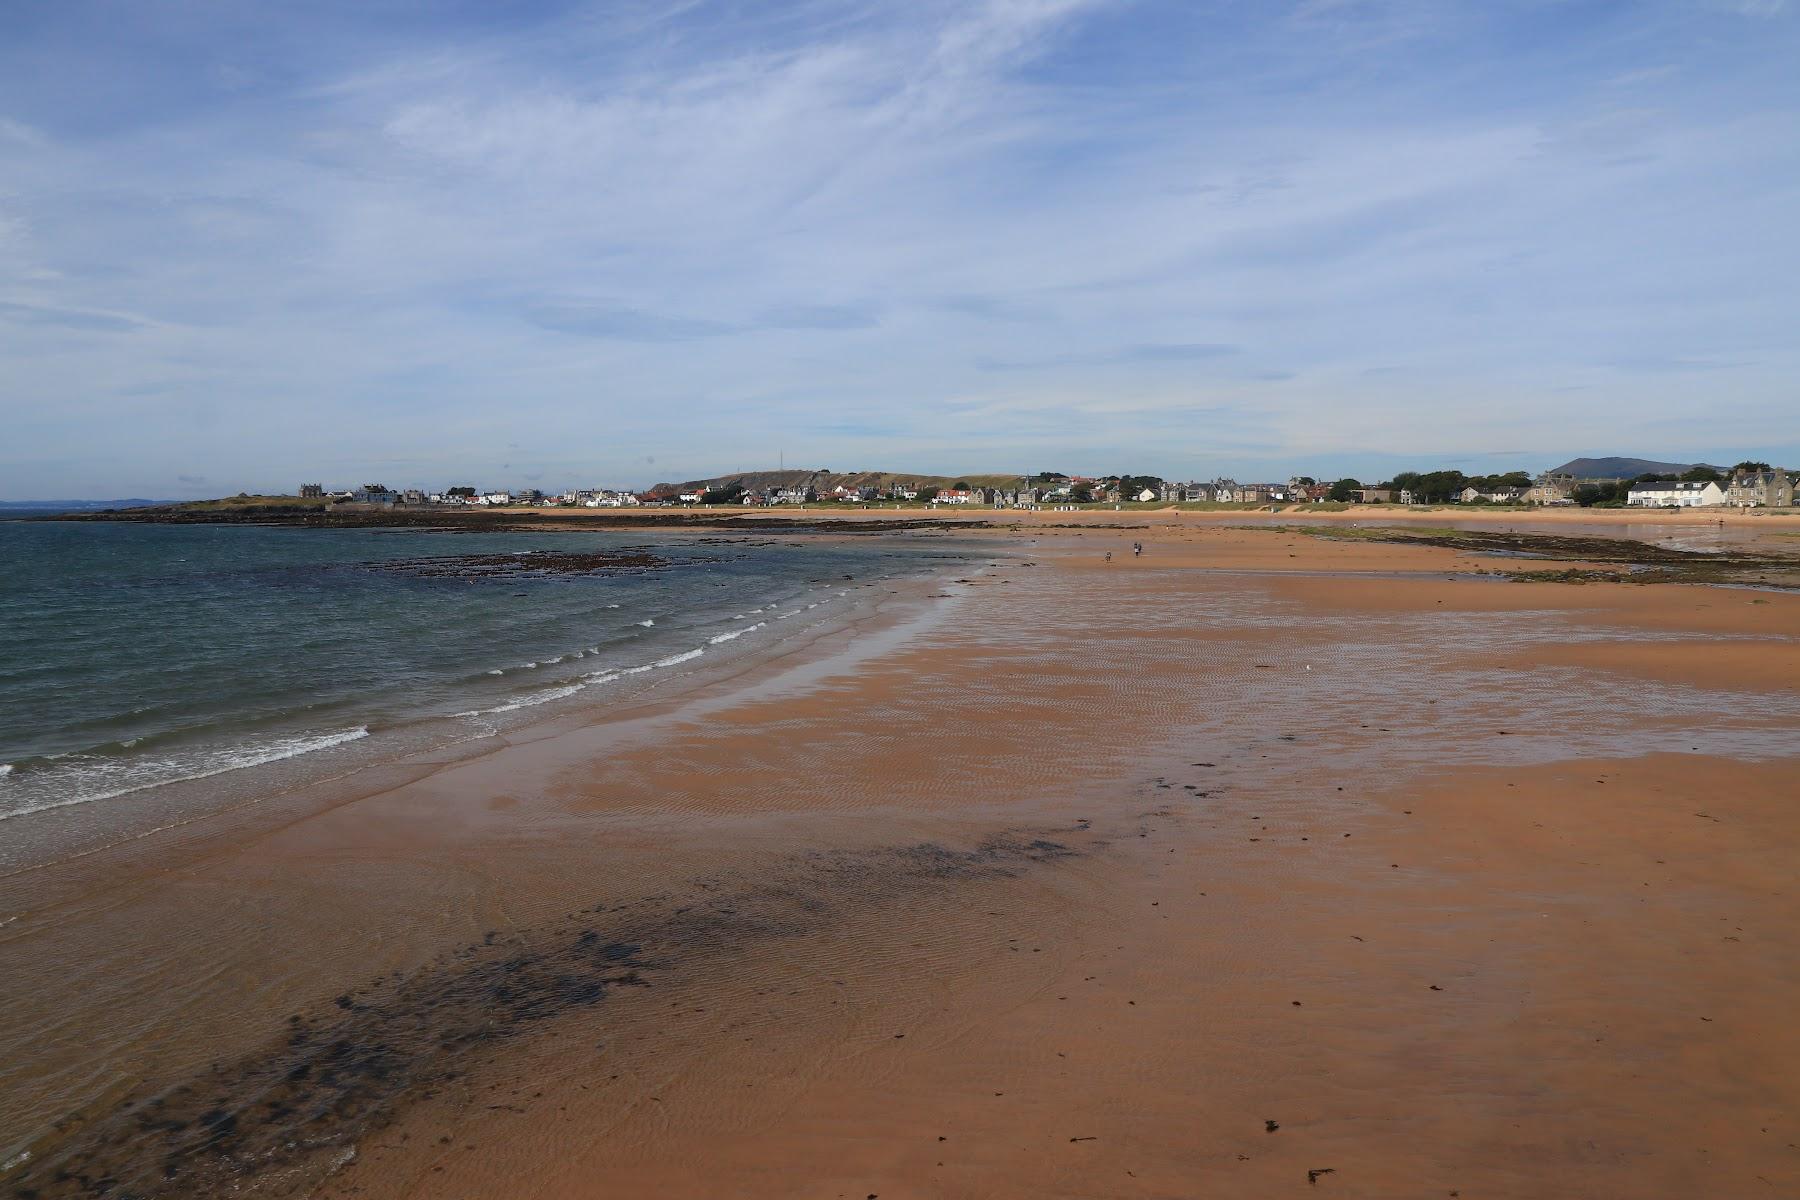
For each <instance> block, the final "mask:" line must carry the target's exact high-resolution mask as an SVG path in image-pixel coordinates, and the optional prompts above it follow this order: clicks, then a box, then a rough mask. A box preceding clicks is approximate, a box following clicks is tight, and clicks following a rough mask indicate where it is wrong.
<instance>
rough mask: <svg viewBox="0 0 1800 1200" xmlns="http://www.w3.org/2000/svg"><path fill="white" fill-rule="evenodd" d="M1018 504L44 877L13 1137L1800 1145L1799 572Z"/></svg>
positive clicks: (279, 1191)
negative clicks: (545, 699)
mask: <svg viewBox="0 0 1800 1200" xmlns="http://www.w3.org/2000/svg"><path fill="white" fill-rule="evenodd" d="M1032 536H1035V539H1036V540H1035V541H1031V540H1030V538H1031V537H1032ZM1134 540H1135V541H1144V542H1145V543H1146V545H1147V550H1146V553H1145V556H1144V557H1143V558H1141V559H1134V558H1132V557H1131V555H1130V553H1129V545H1130V542H1132V541H1134ZM995 549H996V557H995V558H994V560H993V565H992V566H990V567H986V568H983V569H981V570H980V571H978V572H974V573H971V574H967V575H965V576H963V577H962V578H963V579H964V580H965V581H964V582H950V581H946V582H945V583H944V584H943V585H941V586H940V587H937V588H935V589H934V590H929V591H926V592H923V593H920V594H909V593H906V592H898V593H895V594H893V595H890V596H884V597H882V599H881V603H880V604H879V605H876V606H871V607H870V608H869V609H868V610H867V611H865V612H864V613H863V614H862V615H861V616H860V617H859V618H858V620H857V621H856V622H855V623H854V624H852V625H851V626H849V627H847V628H845V629H842V630H840V631H839V632H837V633H834V634H831V635H829V636H825V637H822V638H820V639H819V640H818V642H817V643H816V644H815V645H813V646H811V647H808V648H807V649H806V650H804V651H803V652H796V653H794V654H792V655H790V656H789V657H788V658H786V659H784V660H781V661H776V662H767V663H763V664H760V665H758V666H756V667H754V668H744V669H742V670H741V671H739V672H737V673H735V674H734V675H733V676H732V677H729V678H723V677H718V678H712V679H710V680H707V681H705V682H704V683H703V684H702V686H701V687H700V688H699V689H698V690H697V691H695V692H693V693H690V694H684V695H682V696H670V697H667V698H666V699H664V700H662V701H660V702H652V703H651V704H648V705H646V706H645V707H643V708H642V709H639V710H635V711H633V712H630V713H624V714H609V715H608V719H607V720H605V721H604V722H602V723H599V724H585V723H582V722H579V721H573V720H569V721H563V722H560V723H558V724H557V725H555V726H550V727H545V728H542V729H540V730H538V731H536V732H534V733H528V734H527V735H524V736H521V737H516V738H514V739H513V744H511V745H508V746H505V747H502V748H497V749H495V750H494V751H493V752H491V753H487V754H485V755H482V756H480V757H474V758H465V759H458V760H456V761H445V762H424V763H412V764H404V765H399V766H396V767H393V768H390V769H388V770H387V772H386V773H385V774H381V775H378V776H373V777H368V778H364V779H361V780H358V781H356V783H355V786H350V785H349V784H348V783H346V784H344V785H340V786H339V787H338V789H337V790H335V791H333V790H331V789H322V790H320V791H317V792H315V793H310V794H307V795H302V796H294V797H286V798H278V799H272V800H271V802H270V803H269V804H268V805H267V806H266V808H265V810H264V811H262V812H260V813H258V814H256V815H255V816H254V817H248V816H247V817H243V818H242V819H240V820H238V821H237V822H235V823H229V824H227V825H224V826H221V827H219V828H216V829H188V830H183V831H180V833H179V836H176V835H170V836H169V837H167V838H164V839H152V840H151V841H150V842H149V843H146V844H144V845H137V846H131V847H123V848H119V849H116V850H114V851H109V852H107V853H106V854H104V855H99V856H90V857H89V858H87V859H83V860H80V861H77V862H71V863H66V864H62V865H61V866H58V867H56V868H53V869H50V870H46V871H39V872H33V873H28V874H27V875H25V876H15V877H12V878H9V879H7V880H5V881H3V882H0V888H3V889H4V890H3V891H0V901H3V902H4V909H3V910H0V919H3V918H4V917H10V918H11V922H10V923H9V924H8V925H6V926H5V927H0V938H4V939H5V941H4V943H3V944H0V979H3V980H4V981H5V982H4V983H0V988H3V989H4V994H3V995H0V1004H3V1005H4V1008H3V1009H0V1011H5V1012H6V1013H7V1014H8V1016H7V1019H6V1023H5V1025H4V1026H3V1027H0V1055H4V1058H5V1060H6V1061H7V1062H8V1063H9V1064H11V1065H12V1066H13V1068H14V1070H13V1072H12V1074H11V1076H10V1077H9V1078H8V1079H7V1081H6V1083H5V1084H4V1092H3V1095H0V1129H4V1130H6V1131H7V1132H6V1133H5V1135H4V1137H5V1146H4V1153H5V1154H6V1155H9V1156H16V1155H18V1154H19V1153H22V1152H28V1153H30V1154H31V1156H32V1157H31V1158H30V1159H29V1160H28V1161H26V1162H24V1163H22V1164H18V1165H15V1166H14V1167H13V1168H12V1169H11V1173H10V1174H9V1175H8V1176H7V1177H6V1182H7V1183H8V1184H9V1185H11V1186H14V1187H20V1186H25V1187H30V1188H34V1189H37V1191H38V1194H41V1195H43V1196H46V1197H48V1196H58V1195H100V1194H121V1193H124V1192H127V1191H129V1192H130V1194H137V1195H170V1196H176V1195H181V1196H188V1195H209V1194H224V1193H225V1192H227V1191H233V1193H234V1194H263V1195H297V1194H308V1193H312V1194H317V1195H321V1196H350V1195H356V1196H362V1197H369V1196H375V1197H428V1196H429V1197H437V1196H470V1197H476V1196H494V1197H501V1196H507V1197H511V1196H542V1197H562V1196H568V1197H588V1196H594V1197H600V1196H613V1195H671V1196H676V1195H721V1194H723V1195H739V1196H815V1195H816V1196H839V1195H842V1196H854V1197H866V1196H869V1195H877V1196H881V1197H895V1196H907V1195H936V1196H944V1195H949V1196H970V1197H975V1196H996V1195H1017V1196H1040V1195H1071V1196H1075V1195H1079V1196H1098V1195H1104V1196H1140V1195H1141V1196H1194V1195H1208V1196H1213V1195H1216V1196H1268V1195H1276V1194H1301V1195H1315V1194H1316V1195H1333V1194H1335V1195H1344V1196H1394V1195H1420V1196H1431V1195H1439V1196H1443V1195H1448V1194H1450V1193H1451V1192H1458V1193H1460V1194H1461V1195H1464V1196H1471V1197H1473V1196H1543V1195H1634V1196H1670V1197H1675V1196H1693V1195H1720V1196H1735V1195H1763V1194H1770V1195H1781V1194H1786V1193H1788V1192H1792V1191H1796V1190H1800V1154H1796V1152H1795V1150H1794V1148H1793V1147H1794V1145H1795V1144H1800V1128H1796V1127H1795V1114H1796V1112H1800V1103H1797V1101H1800V1084H1796V1083H1795V1079H1796V1078H1797V1076H1796V1073H1795V1071H1794V1066H1795V1063H1796V1050H1797V1049H1800V1046H1797V1045H1796V1040H1797V1039H1796V1035H1795V1034H1794V1033H1793V1032H1792V1029H1791V1025H1792V1022H1791V1013H1792V1012H1793V1011H1795V1010H1796V1009H1797V1008H1800V961H1797V958H1796V954H1795V951H1794V948H1793V939H1792V935H1791V930H1792V929H1794V928H1796V927H1800V920H1797V918H1800V911H1797V909H1800V902H1797V901H1796V899H1795V889H1794V888H1793V886H1792V885H1793V864H1794V863H1795V862H1796V861H1800V857H1797V856H1796V851H1800V844H1797V843H1800V818H1797V816H1796V814H1795V812H1794V811H1793V796H1794V794H1795V793H1794V788H1793V786H1792V780H1793V777H1794V766H1795V759H1794V756H1795V754H1796V751H1797V749H1800V737H1797V736H1796V735H1797V734H1800V717H1797V716H1796V713H1797V711H1800V705H1797V704H1796V699H1800V697H1797V696H1796V692H1795V684H1796V682H1797V681H1800V650H1797V648H1800V597H1796V596H1794V595H1783V594H1760V593H1751V592H1746V591H1736V590H1727V589H1716V588H1690V587H1672V586H1652V587H1638V586H1630V585H1588V586H1581V587H1573V586H1568V585H1560V584H1547V583H1542V584H1540V583H1523V584H1521V583H1504V582H1496V581H1493V580H1490V579H1485V578H1481V577H1477V576H1474V575H1472V574H1470V572H1473V571H1476V570H1480V569H1483V568H1485V567H1487V566H1491V565H1492V562H1491V560H1481V559H1478V558H1473V557H1472V556H1468V555H1465V554H1461V553H1458V552H1457V551H1454V550H1449V549H1442V548H1437V547H1419V546H1390V545H1382V544H1371V543H1361V542H1321V541H1318V540H1315V539H1310V538H1306V537H1303V536H1299V535H1290V534H1285V533H1279V532H1272V531H1269V530H1248V531H1247V530H1242V529H1234V528H1229V527H1225V526H1222V525H1219V524H1216V523H1212V524H1205V525H1198V524H1196V525H1175V526H1171V527H1161V526H1158V527H1150V528H1139V529H1128V528H1119V529H1104V528H1100V529H1090V530H1085V531H1068V530H1057V531H1051V530H1044V531H1040V532H1038V533H1036V534H1035V535H1030V534H1029V531H1028V536H1027V537H1026V538H1024V539H1020V538H1017V537H1015V538H1011V539H1002V538H996V539H995ZM1108 550H1111V551H1112V552H1113V556H1114V558H1113V561H1112V562H1111V563H1108V562H1106V561H1105V560H1104V558H1103V555H1104V554H1105V552H1106V551H1108ZM1707 647H1716V648H1717V649H1718V650H1719V652H1720V654H1719V655H1712V654H1710V653H1708V652H1707V650H1706V649H1705V648H1707ZM1721 663H1724V664H1726V665H1725V666H1724V667H1721V666H1720V664H1721ZM15 914H16V915H15ZM20 1066H23V1067H24V1068H25V1069H24V1070H22V1071H21V1070H19V1069H18V1068H19V1067H20ZM72 1117H73V1119H71V1118H72ZM14 1131H17V1132H14ZM63 1171H66V1172H67V1174H62V1175H59V1172H63Z"/></svg>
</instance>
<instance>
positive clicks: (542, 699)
mask: <svg viewBox="0 0 1800 1200" xmlns="http://www.w3.org/2000/svg"><path fill="white" fill-rule="evenodd" d="M586 686H587V685H586V684H584V683H570V684H564V685H563V686H562V687H553V688H545V689H544V690H543V691H541V692H532V693H531V694H530V695H527V696H520V697H518V698H517V699H514V700H508V701H507V702H506V703H505V704H496V705H495V706H494V707H493V708H484V709H481V710H480V711H478V712H473V713H464V714H463V715H464V716H470V717H474V716H483V715H485V714H487V713H503V712H517V711H518V710H519V709H521V708H536V707H537V706H538V705H540V704H548V703H550V701H552V700H561V699H562V698H563V697H564V696H573V695H574V694H575V693H576V692H579V691H580V690H581V689H582V688H584V687H586Z"/></svg>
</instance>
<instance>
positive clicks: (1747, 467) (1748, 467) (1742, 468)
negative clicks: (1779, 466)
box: [1731, 461, 1775, 475]
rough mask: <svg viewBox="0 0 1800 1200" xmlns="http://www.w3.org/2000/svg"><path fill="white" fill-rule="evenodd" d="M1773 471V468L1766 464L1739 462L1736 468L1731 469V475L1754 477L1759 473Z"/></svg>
mask: <svg viewBox="0 0 1800 1200" xmlns="http://www.w3.org/2000/svg"><path fill="white" fill-rule="evenodd" d="M1774 469H1775V468H1774V467H1771V466H1770V465H1769V464H1768V463H1766V462H1748V461H1746V462H1741V463H1739V464H1738V465H1737V466H1735V467H1733V468H1731V473H1732V474H1733V475H1739V474H1749V475H1754V474H1756V473H1757V472H1759V471H1773V470H1774Z"/></svg>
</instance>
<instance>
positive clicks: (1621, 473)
mask: <svg viewBox="0 0 1800 1200" xmlns="http://www.w3.org/2000/svg"><path fill="white" fill-rule="evenodd" d="M1705 465H1707V464H1705V463H1666V462H1657V461H1655V460H1654V459H1649V458H1572V459H1570V460H1569V461H1568V462H1566V463H1564V464H1563V465H1562V466H1560V467H1552V468H1551V469H1550V474H1552V475H1573V476H1574V477H1575V478H1577V479H1636V478H1637V477H1638V476H1639V475H1679V474H1681V473H1682V472H1683V471H1688V470H1692V469H1693V468H1694V467H1698V466H1705ZM1718 469H1719V468H1717V467H1714V468H1713V470H1715V471H1716V470H1718Z"/></svg>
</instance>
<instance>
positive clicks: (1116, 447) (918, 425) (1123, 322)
mask: <svg viewBox="0 0 1800 1200" xmlns="http://www.w3.org/2000/svg"><path fill="white" fill-rule="evenodd" d="M1797 63H1800V0H1793V2H1789V0H1643V2H1641V3H1629V2H1625V0H1610V2H1604V3H1602V2H1598V0H1593V2H1590V0H1484V2H1480V3H1476V2H1468V3H1458V2H1455V0H1258V2H1255V3H1242V2H1235V3H1227V2H1220V3H1212V2H1208V0H1171V2H1162V0H985V2H983V0H963V2H959V3H940V2H938V0H905V2H880V3H874V2H868V3H864V2H857V0H785V2H781V3H763V2H757V0H730V2H702V0H689V2H683V0H656V2H644V3H639V2H637V0H615V2H611V3H585V2H579V0H561V2H552V0H466V2H460V3H459V2H443V3H426V2H424V0H355V2H353V3H337V2H313V3H308V4H303V5H271V4H264V3H259V2H248V0H244V2H225V0H184V2H181V3H167V2H160V0H135V2H133V3H123V2H119V0H114V2H110V3H88V2H85V0H58V2H57V3H54V4H34V3H26V2H19V3H6V4H0V497H4V498H9V499H22V498H68V497H122V496H150V497H156V498H183V497H197V496H209V495H220V494H228V493H235V492H237V491H252V492H258V491H292V490H294V489H295V488H296V487H297V486H298V485H299V484H300V483H301V482H303V481H306V482H312V481H318V482H323V483H325V484H326V485H327V486H354V485H356V484H360V483H368V482H381V483H385V484H388V485H389V486H395V487H400V486H411V485H422V486H426V487H430V488H439V487H445V486H449V485H452V484H457V483H469V484H475V485H478V486H484V487H503V486H511V487H522V486H537V487H542V488H544V489H546V490H549V489H552V488H555V489H560V488H562V487H565V486H573V485H607V486H646V485H648V484H650V483H653V482H657V481H661V480H671V481H678V480H685V479H692V478H699V477H704V476H710V475H714V474H719V473H724V472H729V471H734V470H753V469H766V468H771V467H774V466H776V465H777V464H778V463H780V464H785V465H787V466H790V467H794V466H804V467H820V468H829V469H833V470H840V471H844V470H898V471H917V472H921V473H926V472H929V473H944V474H956V473H973V472H985V471H1012V470H1018V471H1021V472H1024V471H1039V470H1058V471H1064V472H1069V473H1102V472H1118V471H1130V472H1133V473H1150V474H1157V475H1162V476H1166V477H1170V478H1183V479H1185V478H1210V477H1212V476H1214V475H1218V474H1227V475H1232V476H1235V477H1237V478H1241V479H1250V478H1277V479H1280V478H1286V477H1287V476H1288V475H1289V474H1294V473H1304V474H1309V475H1314V476H1317V477H1320V478H1328V477H1332V476H1335V475H1337V474H1342V473H1349V474H1355V475H1357V476H1359V477H1361V478H1382V477H1385V476H1387V475H1390V474H1392V473H1393V472H1394V471H1397V470H1401V469H1406V468H1409V467H1410V468H1417V469H1432V468H1438V467H1460V468H1462V469H1464V470H1466V471H1469V472H1471V473H1475V472H1478V471H1488V470H1510V469H1514V468H1524V469H1527V470H1536V469H1541V468H1544V467H1549V466H1554V465H1556V464H1557V463H1560V462H1561V461H1563V460H1564V459H1567V458H1570V457H1573V456H1576V455H1582V454H1594V455H1599V454H1627V455H1639V456H1643V457H1649V458H1658V459H1666V460H1673V461H1693V460H1705V461H1712V462H1718V463H1723V464H1727V465H1728V464H1729V463H1731V462H1735V461H1737V460H1739V459H1742V458H1756V459H1767V460H1770V461H1775V462H1777V463H1781V462H1786V463H1788V464H1790V465H1796V466H1800V386H1797V385H1800V336H1797V331H1800V68H1797V67H1796V64H1797Z"/></svg>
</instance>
